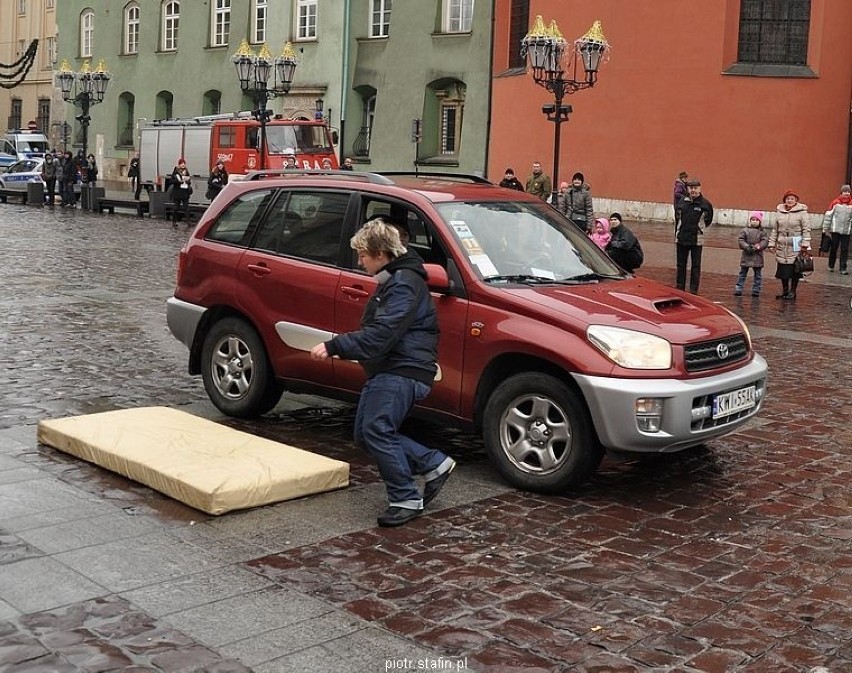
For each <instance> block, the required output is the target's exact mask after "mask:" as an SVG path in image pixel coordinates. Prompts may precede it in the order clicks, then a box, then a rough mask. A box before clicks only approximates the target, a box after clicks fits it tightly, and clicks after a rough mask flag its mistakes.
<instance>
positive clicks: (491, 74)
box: [482, 0, 497, 178]
mask: <svg viewBox="0 0 852 673" xmlns="http://www.w3.org/2000/svg"><path fill="white" fill-rule="evenodd" d="M496 23H497V0H491V37H490V38H489V40H488V113H487V114H488V116H487V118H486V120H485V156H484V157H483V159H484V163H483V166H482V175H483V177H485V178H487V177H488V151H489V149H490V143H491V111H492V108H491V106H492V100H493V97H494V27H495V24H496Z"/></svg>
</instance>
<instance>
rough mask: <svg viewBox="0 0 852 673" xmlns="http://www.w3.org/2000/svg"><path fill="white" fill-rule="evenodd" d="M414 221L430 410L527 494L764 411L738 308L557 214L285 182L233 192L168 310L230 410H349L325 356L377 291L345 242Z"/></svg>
mask: <svg viewBox="0 0 852 673" xmlns="http://www.w3.org/2000/svg"><path fill="white" fill-rule="evenodd" d="M379 215H390V216H391V217H393V218H394V219H395V220H397V221H403V222H407V224H408V228H409V230H410V231H411V241H410V243H409V249H411V250H414V251H416V252H417V253H418V254H419V255H420V256H421V257H422V258H423V260H424V262H425V263H426V265H427V269H428V272H429V286H430V288H431V290H432V296H433V299H434V301H435V305H436V307H437V310H438V316H439V320H440V324H441V340H440V345H439V357H438V365H439V371H438V377H437V380H436V381H435V385H434V387H433V389H432V393H431V394H430V395H429V396H428V397H427V398H426V399H425V400H423V402H422V403H421V404H420V405H419V406H418V412H419V413H421V414H427V415H430V416H432V417H435V418H437V419H439V420H440V421H441V422H444V423H446V422H449V423H454V424H459V425H461V426H463V427H465V428H467V429H473V430H475V431H477V432H480V433H482V435H483V438H484V441H485V444H486V446H487V449H488V452H489V454H490V457H491V459H492V460H493V461H494V463H495V465H496V466H497V468H498V469H499V471H500V472H501V474H502V475H503V476H504V477H505V478H506V479H507V480H508V481H509V482H510V483H512V484H514V485H515V486H518V487H520V488H524V489H529V490H533V491H539V492H545V493H553V492H559V491H562V490H564V489H565V488H567V487H569V486H571V485H573V484H576V483H577V482H579V481H581V480H583V479H584V478H586V477H587V476H588V475H589V474H591V473H592V472H593V471H594V470H595V469H596V468H597V466H598V464H599V463H600V460H601V457H602V455H603V452H604V450H607V449H609V450H617V451H633V452H646V453H647V452H669V451H677V450H679V449H683V448H686V447H689V446H693V445H696V444H701V443H704V442H706V441H708V440H710V439H713V438H716V437H719V436H721V435H724V434H727V433H729V432H731V431H733V430H735V429H736V428H738V427H739V426H741V425H742V424H743V423H745V422H746V421H747V420H748V419H750V418H751V417H753V416H754V415H755V414H757V412H758V410H759V409H760V406H761V404H762V402H763V398H764V392H765V389H766V372H767V368H766V361H765V360H764V359H763V358H762V357H760V355H758V354H757V353H755V352H754V351H753V350H752V344H751V339H750V337H749V333H748V329H747V327H746V325H745V324H744V323H743V322H742V320H740V319H739V318H738V317H737V316H735V315H734V314H733V313H731V312H730V311H728V310H727V309H725V308H723V307H721V306H719V305H717V304H714V303H712V302H709V301H707V300H705V299H702V298H701V297H697V296H694V295H689V294H685V293H683V292H680V291H677V290H674V289H672V288H670V287H667V286H664V285H660V284H659V283H655V282H653V281H650V280H647V279H645V278H639V277H635V276H633V275H631V274H628V273H626V272H625V271H623V270H622V269H620V268H619V267H618V266H616V265H615V263H614V262H613V261H612V260H611V259H610V258H609V257H607V255H606V254H604V253H603V252H601V251H600V250H599V249H598V248H597V246H595V245H594V243H592V242H591V241H590V240H589V239H588V238H587V236H586V235H585V234H584V232H582V231H581V230H580V229H578V228H577V227H575V226H574V225H573V224H572V223H571V222H570V221H568V220H566V219H565V218H564V217H563V216H562V215H561V214H560V213H558V212H557V211H556V210H555V209H553V208H551V207H550V206H549V205H547V204H546V203H544V202H542V201H540V200H539V199H537V198H534V197H532V196H529V195H527V194H523V193H519V192H516V191H514V190H508V189H503V188H500V187H497V186H495V185H493V184H491V183H490V182H488V181H486V180H484V179H482V178H476V177H471V176H459V175H441V176H438V175H423V174H421V175H420V176H419V177H418V176H414V175H409V174H383V175H382V174H375V173H352V172H330V173H329V172H326V173H321V172H314V173H311V172H304V173H296V172H293V173H286V174H281V173H279V172H277V171H267V172H258V173H254V174H251V175H249V176H248V177H247V179H246V180H244V181H240V182H233V183H231V184H229V185H228V186H227V187H226V188H225V190H224V191H223V192H222V193H221V194H220V195H219V196H218V197H217V198H216V200H215V201H214V202H213V203H212V204H211V206H210V208H209V209H208V210H207V213H206V214H205V215H204V217H203V218H202V220H201V221H200V222H199V224H198V226H197V228H196V229H195V231H194V232H193V234H192V236H191V238H190V240H189V242H188V243H187V244H186V246H185V247H184V249H183V250H182V251H181V253H180V264H179V271H178V280H177V289H176V291H175V295H174V297H172V298H171V299H169V301H168V324H169V328H170V329H171V331H172V333H173V334H174V335H175V337H176V338H177V339H179V340H180V341H182V342H183V343H184V344H186V346H187V347H188V348H189V371H190V373H192V374H201V376H202V377H203V380H204V386H205V388H206V390H207V394H208V395H209V396H210V399H211V400H212V402H213V403H214V404H215V405H216V406H217V407H218V408H219V409H220V410H221V411H222V412H224V413H225V414H228V415H231V416H239V417H243V418H246V417H253V416H258V415H260V414H263V413H265V412H267V411H269V410H271V409H272V408H273V407H274V406H275V405H276V403H277V402H278V401H279V399H280V397H281V394H282V392H283V391H284V390H289V391H294V392H311V393H315V394H321V395H324V396H327V397H333V398H338V399H347V400H353V399H356V398H357V395H358V391H359V390H360V388H361V386H362V384H363V383H364V374H363V370H362V369H361V367H360V366H359V365H358V364H357V363H355V362H349V361H346V360H338V359H334V360H324V361H319V360H312V359H311V358H310V350H311V348H312V347H313V346H314V345H315V344H317V343H319V342H320V341H324V340H327V339H329V338H331V336H332V335H334V334H339V333H341V332H347V331H350V330H353V329H356V328H357V327H358V324H359V319H360V317H361V312H362V310H363V308H364V305H365V303H366V301H367V298H368V297H369V296H370V294H371V293H372V292H373V289H374V287H375V283H376V281H375V280H374V279H373V278H372V277H370V276H368V275H367V274H366V273H364V272H363V271H362V270H360V269H359V268H358V265H357V257H356V254H355V252H354V251H353V250H352V249H351V248H350V247H349V239H350V237H351V236H352V235H353V234H354V233H355V231H356V230H357V229H358V227H360V226H361V225H362V224H363V223H364V222H366V221H367V220H369V219H371V218H373V217H376V216H379Z"/></svg>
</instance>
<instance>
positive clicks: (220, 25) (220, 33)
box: [210, 0, 231, 47]
mask: <svg viewBox="0 0 852 673" xmlns="http://www.w3.org/2000/svg"><path fill="white" fill-rule="evenodd" d="M210 32H211V35H212V38H213V39H212V40H211V46H213V47H227V46H228V34H229V33H230V32H231V0H214V3H213V26H212V30H211V31H210Z"/></svg>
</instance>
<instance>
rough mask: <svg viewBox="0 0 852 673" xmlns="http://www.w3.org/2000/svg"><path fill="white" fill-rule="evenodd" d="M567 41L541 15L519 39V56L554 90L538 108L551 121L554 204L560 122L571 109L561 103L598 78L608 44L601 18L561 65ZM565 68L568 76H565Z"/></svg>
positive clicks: (539, 81) (535, 76) (538, 81)
mask: <svg viewBox="0 0 852 673" xmlns="http://www.w3.org/2000/svg"><path fill="white" fill-rule="evenodd" d="M567 46H568V43H567V42H566V41H565V38H563V37H562V33H560V32H559V27H558V26H557V25H556V21H551V22H550V26H549V27H547V28H545V26H544V21H543V20H542V18H541V15H539V16H536V17H535V23H534V24H533V27H532V30H530V32H529V33H527V34H526V36H525V37H524V39H523V40H521V56H525V57H526V58H527V59H528V62H529V66H530V67H531V68H532V75H533V79H534V80H535V83H536V84H538V85H539V86H542V87H544V88H545V89H547V90H548V91H549V92H550V93H552V94H553V98H554V101H553V104H552V105H550V104H548V105H543V106H542V108H541V111H542V112H543V113H544V114H545V115H547V121H551V122H553V123H554V127H555V128H554V136H553V183H552V188H553V191H552V193H551V202H552V203H553V205H554V206H555V205H556V200H557V195H558V190H559V144H560V142H561V126H562V122H565V121H568V115H569V114H570V113H571V112H572V111H573V110H572V108H571V106H570V105H563V104H562V101H563V99H564V98H565V96H566V95H568V94H572V93H576V92H577V91H580V90H582V89H588V88H590V87H593V86H594V85H595V83H596V82H597V80H598V68H599V67H600V64H601V60H602V59H603V57H604V54H605V53H606V52H607V50H608V49H609V48H610V46H609V43H608V42H607V41H606V38H605V37H604V34H603V31H602V29H601V22H600V21H595V22H594V24H593V25H592V27H591V28H590V29H589V31H588V32H587V33H586V34H585V35H583V37H581V38H578V39H577V40H575V41H574V48H573V49H571V50H570V52H569V53H568V62H567V64H565V65H566V68H565V69H563V58H564V57H565V55H566V48H567ZM578 56H579V57H580V58H581V59H582V61H583V70H584V71H585V73H584V77H583V79H578V78H577V74H578V73H577V70H578V68H577V60H578ZM566 71H570V73H571V77H570V79H569V78H567V77H566V76H565V75H566Z"/></svg>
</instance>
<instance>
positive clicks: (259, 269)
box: [248, 264, 272, 276]
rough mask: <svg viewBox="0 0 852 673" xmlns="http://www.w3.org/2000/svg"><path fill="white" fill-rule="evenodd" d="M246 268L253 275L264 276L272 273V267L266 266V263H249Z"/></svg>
mask: <svg viewBox="0 0 852 673" xmlns="http://www.w3.org/2000/svg"><path fill="white" fill-rule="evenodd" d="M248 270H249V271H251V272H252V273H253V274H254V275H255V276H266V275H268V274H270V273H272V269H270V268H269V267H268V266H266V264H249V265H248Z"/></svg>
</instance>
